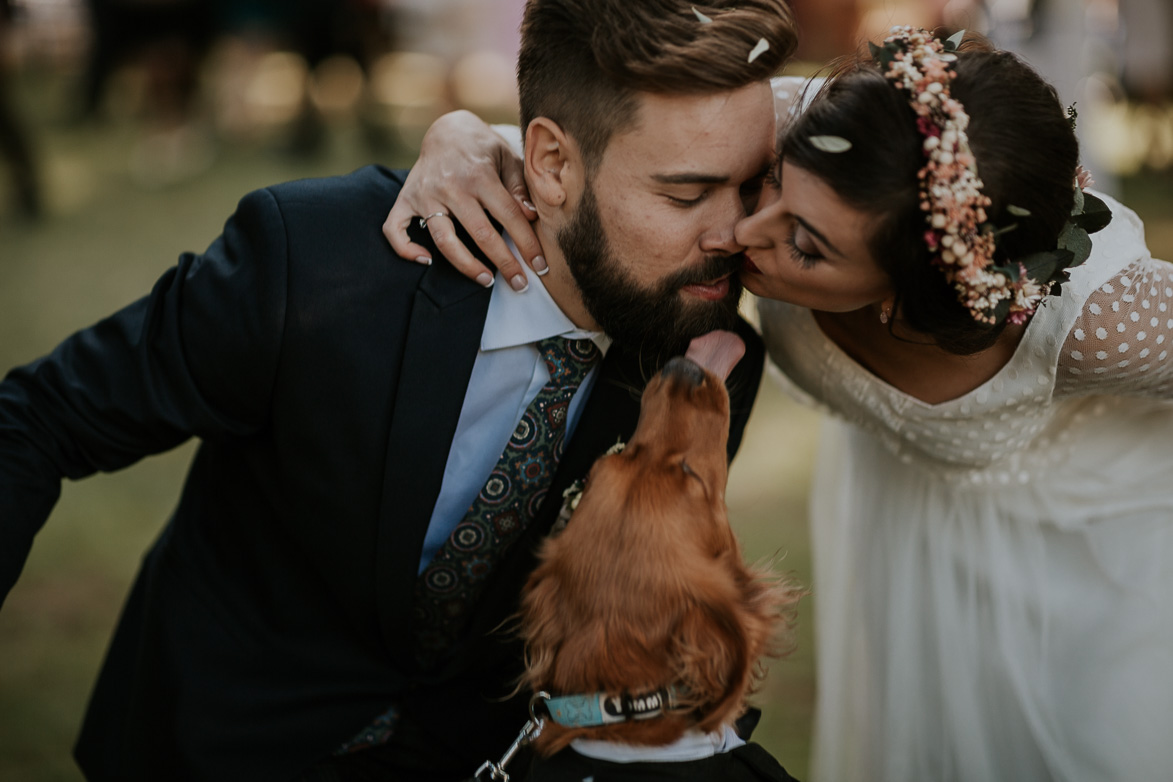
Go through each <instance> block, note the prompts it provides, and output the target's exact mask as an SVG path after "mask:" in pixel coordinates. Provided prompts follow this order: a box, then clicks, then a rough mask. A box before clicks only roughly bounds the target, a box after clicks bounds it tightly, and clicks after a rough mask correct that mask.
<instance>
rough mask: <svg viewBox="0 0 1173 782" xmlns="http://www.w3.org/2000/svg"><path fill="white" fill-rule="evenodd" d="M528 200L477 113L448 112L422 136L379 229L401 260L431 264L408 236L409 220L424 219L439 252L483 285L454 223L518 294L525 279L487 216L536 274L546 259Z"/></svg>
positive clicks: (505, 149)
mask: <svg viewBox="0 0 1173 782" xmlns="http://www.w3.org/2000/svg"><path fill="white" fill-rule="evenodd" d="M528 199H529V195H528V192H527V191H526V187H525V178H524V168H523V166H522V162H521V160H520V159H519V158H518V157H517V156H516V155H515V154H514V153H513V150H511V149H510V148H509V145H508V144H507V143H506V142H505V140H504V139H502V138H501V137H500V136H498V135H497V134H496V133H495V132H493V130H492V129H491V128H490V127H489V126H488V125H486V124H485V123H484V122H482V121H481V119H480V118H479V117H477V116H476V115H475V114H472V113H471V112H468V111H454V112H450V113H448V114H445V115H444V116H442V117H440V118H439V119H438V120H436V121H435V122H434V123H433V124H432V126H431V127H430V128H429V129H428V132H427V134H426V135H425V136H424V139H423V142H422V143H421V144H420V156H419V160H417V161H416V164H415V166H414V167H413V168H412V169H411V172H410V173H409V174H408V176H407V179H406V181H405V182H404V183H403V189H402V190H401V191H400V193H399V198H398V199H396V201H395V206H393V207H392V208H391V212H390V214H388V215H387V221H386V222H384V223H383V235H384V236H386V237H387V241H389V242H390V243H391V247H392V249H394V250H395V252H396V253H398V254H399V255H400V256H401V257H403V258H409V259H414V260H417V261H420V262H421V263H430V262H431V256H430V254H429V251H428V250H427V249H426V248H424V247H422V246H421V245H419V244H416V243H414V242H412V241H411V240H410V239H409V238H408V235H407V226H408V225H409V224H410V223H411V221H412V220H415V219H418V218H419V217H428V220H427V229H428V231H429V232H430V233H431V235H432V240H433V241H434V242H435V243H436V247H437V249H439V250H440V252H442V253H443V254H444V257H445V258H447V259H448V261H449V262H451V263H452V265H453V266H455V267H456V268H457V270H459V271H460V272H461V273H462V274H464V275H465V276H466V277H469V278H471V279H475V280H476V281H477V282H479V283H481V284H482V285H486V286H487V285H489V284H491V283H492V280H493V275H492V272H490V271H489V269H488V268H486V267H485V265H484V264H482V263H481V262H480V261H479V260H477V259H476V258H475V257H473V255H472V253H471V252H469V250H468V248H466V247H465V246H464V245H463V244H462V243H461V242H460V240H459V239H458V238H457V237H456V232H455V230H454V228H453V220H457V221H459V222H460V224H461V225H462V226H464V229H465V230H466V231H467V232H468V234H469V236H471V237H472V239H473V241H475V242H476V243H477V246H478V247H480V249H481V251H482V252H484V254H485V255H486V256H488V258H489V260H490V261H491V262H492V263H493V264H494V265H495V266H496V267H497V268H498V269H500V270H501V274H502V275H503V276H504V277H505V279H507V280H509V284H510V286H511V287H513V288H515V289H522V288H524V287H525V286H526V285H527V282H526V277H525V272H524V271H523V269H522V266H521V264H520V263H519V262H518V261H517V259H516V258H515V257H514V256H513V253H511V252H510V251H509V248H508V247H507V246H506V245H505V241H504V240H503V239H502V238H501V235H500V234H499V233H497V231H495V230H494V229H493V226H492V224H491V223H490V222H489V219H488V216H487V215H486V214H485V213H486V212H488V213H489V214H490V215H492V216H493V217H494V218H495V219H496V220H497V221H498V222H499V223H501V225H502V226H503V227H504V228H505V230H506V232H508V234H509V236H510V238H511V239H513V243H514V244H516V245H517V249H518V251H519V252H520V253H521V257H522V258H524V259H525V261H526V263H528V264H529V265H530V267H531V268H533V269H534V271H536V272H538V273H539V274H542V273H544V272H545V270H546V263H545V259H544V258H542V248H541V245H539V244H538V239H537V236H536V235H535V234H534V231H533V229H532V228H531V227H530V224H529V223H530V221H531V220H534V219H536V218H537V212H535V211H534V210H533V207H532V205H531V204H530V203H529V200H528ZM441 212H442V213H443V215H442V216H435V215H436V214H437V213H441ZM429 216H430V217H429Z"/></svg>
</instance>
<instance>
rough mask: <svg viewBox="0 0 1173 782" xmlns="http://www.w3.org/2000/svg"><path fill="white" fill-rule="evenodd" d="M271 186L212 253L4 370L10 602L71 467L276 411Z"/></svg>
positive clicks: (232, 431) (128, 460)
mask: <svg viewBox="0 0 1173 782" xmlns="http://www.w3.org/2000/svg"><path fill="white" fill-rule="evenodd" d="M285 290H286V240H285V230H284V224H283V221H282V219H281V215H280V210H279V209H278V206H277V203H276V201H275V200H274V199H273V197H272V195H271V194H269V193H268V192H267V191H258V192H255V193H252V194H250V195H249V196H246V197H245V198H244V199H243V200H242V201H241V202H240V204H239V206H238V208H237V211H236V213H235V214H234V215H233V217H232V218H230V219H229V221H228V222H227V224H226V225H225V229H224V232H223V234H222V235H221V236H220V237H219V238H218V239H217V240H216V241H215V242H213V243H212V245H211V246H210V247H209V248H208V250H207V251H206V252H205V253H204V254H202V255H196V254H190V253H189V254H185V255H183V256H181V257H180V259H179V262H178V264H177V265H176V266H175V267H173V268H171V269H169V270H168V271H167V272H166V273H165V274H164V275H163V276H162V277H161V278H160V279H159V281H158V282H157V283H156V284H155V287H154V289H153V290H152V291H151V293H150V294H149V295H148V296H146V297H144V298H142V299H140V300H138V301H136V302H134V303H133V304H130V305H129V306H127V307H125V308H124V309H122V310H120V311H118V312H116V313H115V314H113V315H111V316H109V317H108V318H105V319H104V320H102V321H100V322H98V323H97V324H95V325H93V326H91V327H89V328H87V329H84V330H82V331H79V332H78V333H76V334H74V335H72V336H71V337H69V338H68V339H66V340H65V341H64V342H62V343H61V344H60V345H58V346H57V348H56V349H55V350H54V351H53V352H52V353H50V354H49V355H48V356H45V357H43V358H41V359H38V360H36V361H34V362H33V363H31V364H28V365H27V366H23V367H19V368H17V369H14V370H12V371H11V372H10V373H9V374H8V376H7V377H6V378H5V379H4V381H3V382H2V383H0V603H2V602H3V599H4V597H5V596H6V595H7V594H8V591H9V590H10V589H11V588H12V585H13V584H14V583H15V582H16V579H17V577H18V576H19V574H20V571H21V569H22V568H23V566H24V562H25V560H26V558H27V556H28V552H29V549H30V547H31V545H32V539H33V536H34V535H35V534H36V532H37V531H38V530H39V529H40V527H41V525H42V524H43V523H44V522H45V519H46V518H47V517H48V515H49V513H50V511H51V510H52V508H53V505H54V504H55V503H56V501H57V498H58V496H59V495H60V491H61V479H62V478H72V479H77V478H82V477H84V476H87V475H91V474H93V473H94V472H98V471H111V470H116V469H119V468H122V467H125V466H127V465H129V464H132V463H133V462H135V461H137V460H138V459H140V458H142V457H143V456H146V455H149V454H153V453H159V452H161V451H165V450H167V449H170V448H173V447H175V446H176V445H178V444H180V443H182V442H183V441H185V440H186V439H188V438H189V437H192V436H197V437H202V438H206V439H207V438H218V437H230V436H239V435H246V434H248V433H250V432H253V431H255V430H257V429H258V428H259V427H261V426H262V425H263V424H264V421H265V417H266V411H267V407H268V399H269V396H270V394H271V391H272V384H273V378H274V376H275V371H276V366H277V360H278V357H279V347H280V338H281V333H282V328H283V321H284V317H285Z"/></svg>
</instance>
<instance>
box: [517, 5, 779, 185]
mask: <svg viewBox="0 0 1173 782" xmlns="http://www.w3.org/2000/svg"><path fill="white" fill-rule="evenodd" d="M761 41H765V43H766V44H768V47H769V48H767V49H765V50H764V51H762V44H761ZM796 43H797V39H796V35H795V29H794V19H793V17H792V15H791V13H790V8H789V7H788V6H787V5H786V3H785V2H784V0H731V2H728V3H724V2H722V3H719V4H717V5H712V6H710V5H700V4H695V3H693V2H690V0H529V2H528V3H527V4H526V7H525V16H524V18H523V20H522V23H521V49H520V52H519V54H518V59H517V85H518V93H519V100H520V104H521V126H522V130H523V132H524V129H525V128H526V127H528V126H529V123H530V122H531V121H532V120H533V119H534V118H535V117H548V118H549V119H551V120H553V121H554V122H557V123H558V124H559V125H560V126H561V127H562V129H563V130H564V131H566V132H567V133H568V134H569V135H570V136H571V137H573V138H574V140H575V141H576V142H577V143H578V145H579V147H580V148H581V151H582V155H583V160H584V164H585V165H586V167H587V170H588V172H589V171H592V170H594V169H595V167H597V166H598V164H599V162H600V161H601V160H602V157H603V152H604V150H605V149H606V148H607V144H608V142H609V141H610V140H611V136H613V135H614V134H616V133H618V132H620V131H623V130H626V129H627V128H629V127H631V126H632V125H633V124H634V123H635V121H636V112H637V109H638V107H639V103H638V100H637V93H640V92H647V93H656V94H661V95H664V94H668V95H672V94H676V95H705V94H708V93H713V92H726V91H731V90H735V89H738V88H740V87H744V86H746V85H748V84H752V83H754V82H757V81H761V80H763V79H768V78H770V77H771V76H773V75H774V74H775V73H777V71H778V69H779V68H780V67H781V65H782V63H783V62H784V61H785V60H786V58H788V57H789V56H790V55H791V53H792V52H793V51H794V47H795V44H796Z"/></svg>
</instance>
